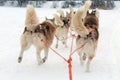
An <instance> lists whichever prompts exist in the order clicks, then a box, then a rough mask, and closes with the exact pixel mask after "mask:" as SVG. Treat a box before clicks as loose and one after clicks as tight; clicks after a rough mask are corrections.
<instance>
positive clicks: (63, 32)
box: [54, 9, 70, 48]
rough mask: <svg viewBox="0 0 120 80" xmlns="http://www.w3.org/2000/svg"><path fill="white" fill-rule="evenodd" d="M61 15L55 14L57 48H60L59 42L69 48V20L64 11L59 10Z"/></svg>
mask: <svg viewBox="0 0 120 80" xmlns="http://www.w3.org/2000/svg"><path fill="white" fill-rule="evenodd" d="M57 12H58V13H59V15H57V14H54V18H55V21H54V24H55V25H56V33H55V37H56V40H57V42H56V45H55V47H56V48H58V42H59V41H61V42H62V43H63V44H64V45H65V47H67V39H68V30H69V26H70V24H69V19H68V18H67V17H66V16H65V14H64V11H63V10H62V9H59V10H57Z"/></svg>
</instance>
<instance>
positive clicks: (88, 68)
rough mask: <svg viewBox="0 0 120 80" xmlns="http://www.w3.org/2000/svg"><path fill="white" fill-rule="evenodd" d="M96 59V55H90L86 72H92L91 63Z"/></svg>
mask: <svg viewBox="0 0 120 80" xmlns="http://www.w3.org/2000/svg"><path fill="white" fill-rule="evenodd" d="M93 58H94V54H90V55H89V56H88V60H87V65H86V68H87V69H86V71H87V72H90V63H91V61H92V59H93Z"/></svg>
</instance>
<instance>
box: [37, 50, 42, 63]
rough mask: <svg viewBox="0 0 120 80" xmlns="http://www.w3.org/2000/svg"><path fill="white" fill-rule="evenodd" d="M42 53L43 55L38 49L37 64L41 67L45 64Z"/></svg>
mask: <svg viewBox="0 0 120 80" xmlns="http://www.w3.org/2000/svg"><path fill="white" fill-rule="evenodd" d="M40 53H41V49H37V54H36V56H37V62H38V65H41V64H42V63H43V61H42V59H41V56H40Z"/></svg>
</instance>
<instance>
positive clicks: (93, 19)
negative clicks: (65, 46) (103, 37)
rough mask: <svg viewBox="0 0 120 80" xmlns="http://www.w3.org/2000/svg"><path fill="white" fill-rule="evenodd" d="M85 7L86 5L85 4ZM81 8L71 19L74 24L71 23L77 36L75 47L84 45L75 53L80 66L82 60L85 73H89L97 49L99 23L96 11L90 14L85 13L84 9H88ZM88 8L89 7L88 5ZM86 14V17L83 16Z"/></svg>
mask: <svg viewBox="0 0 120 80" xmlns="http://www.w3.org/2000/svg"><path fill="white" fill-rule="evenodd" d="M86 6H87V4H86ZM86 6H83V7H82V8H80V9H79V10H78V11H76V13H75V15H74V16H73V19H74V20H76V22H74V21H72V25H73V26H74V30H75V32H76V33H77V34H78V36H77V39H76V47H77V48H79V47H80V46H82V45H84V47H83V48H81V49H79V50H78V51H77V53H78V55H79V57H80V61H81V64H83V60H86V58H87V63H86V71H90V63H91V61H92V59H93V58H94V56H95V51H96V48H97V43H98V38H99V32H98V27H99V21H98V11H97V10H93V11H92V12H91V13H90V12H89V11H87V12H86V9H85V8H87V9H89V7H86ZM88 6H89V5H88ZM85 12H86V16H84V15H85V14H84V13H85Z"/></svg>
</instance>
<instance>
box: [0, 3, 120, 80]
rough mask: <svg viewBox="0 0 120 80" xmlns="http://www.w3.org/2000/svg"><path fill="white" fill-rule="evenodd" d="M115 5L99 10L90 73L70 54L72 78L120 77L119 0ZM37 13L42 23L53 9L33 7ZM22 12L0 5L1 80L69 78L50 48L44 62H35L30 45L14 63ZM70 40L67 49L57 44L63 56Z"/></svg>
mask: <svg viewBox="0 0 120 80" xmlns="http://www.w3.org/2000/svg"><path fill="white" fill-rule="evenodd" d="M116 4H117V6H116V8H115V9H114V10H100V26H99V32H100V38H99V44H98V48H97V51H96V56H95V58H94V60H93V61H92V63H91V72H90V73H86V72H85V65H84V66H81V65H80V62H79V58H78V55H77V54H74V55H73V61H72V64H73V66H72V67H73V80H120V77H119V74H120V54H119V53H120V52H119V51H120V44H119V41H120V31H119V29H120V2H117V3H116ZM36 12H37V14H38V16H39V19H40V22H41V21H42V20H44V17H45V16H47V17H51V16H52V14H53V13H55V9H49V8H48V9H45V8H36ZM25 14H26V8H8V7H0V24H1V25H0V39H1V40H0V80H69V77H68V65H67V63H66V62H64V60H62V59H61V58H60V57H59V56H57V55H56V54H54V53H53V52H52V51H51V50H50V51H49V58H48V60H47V62H46V63H45V64H43V65H37V60H36V50H35V48H34V47H33V46H32V47H31V48H30V49H29V50H27V51H26V52H25V53H24V58H23V61H22V63H21V64H18V63H17V58H18V55H19V52H20V44H19V42H20V35H21V34H22V32H23V29H24V20H25ZM55 41H56V40H54V43H53V45H52V47H53V48H55ZM70 43H71V39H69V40H68V44H69V47H68V48H64V47H63V46H62V45H61V44H60V45H61V46H60V47H59V48H58V49H57V51H59V52H60V53H61V54H62V55H63V56H65V57H66V58H68V55H69V50H70ZM74 47H75V44H74Z"/></svg>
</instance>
